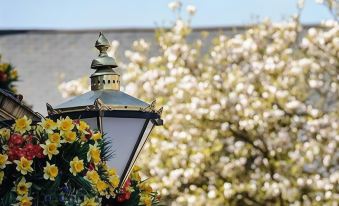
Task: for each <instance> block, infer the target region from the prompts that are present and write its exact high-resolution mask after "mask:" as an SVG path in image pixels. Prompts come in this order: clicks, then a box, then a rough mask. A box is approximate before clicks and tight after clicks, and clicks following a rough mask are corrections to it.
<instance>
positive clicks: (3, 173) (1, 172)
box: [0, 171, 5, 185]
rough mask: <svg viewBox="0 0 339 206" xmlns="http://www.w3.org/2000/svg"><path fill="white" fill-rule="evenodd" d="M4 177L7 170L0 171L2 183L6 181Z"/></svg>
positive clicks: (0, 181)
mask: <svg viewBox="0 0 339 206" xmlns="http://www.w3.org/2000/svg"><path fill="white" fill-rule="evenodd" d="M4 177H5V172H4V171H0V185H1V184H2V181H4Z"/></svg>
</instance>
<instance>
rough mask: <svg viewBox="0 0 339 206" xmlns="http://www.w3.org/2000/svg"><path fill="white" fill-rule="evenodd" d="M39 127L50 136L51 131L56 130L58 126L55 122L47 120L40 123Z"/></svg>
mask: <svg viewBox="0 0 339 206" xmlns="http://www.w3.org/2000/svg"><path fill="white" fill-rule="evenodd" d="M39 125H41V126H42V127H43V128H44V130H45V131H46V132H47V133H48V134H52V133H53V130H55V129H57V126H58V125H57V123H56V122H54V121H53V120H51V119H48V118H46V119H44V120H43V121H42V122H40V123H39Z"/></svg>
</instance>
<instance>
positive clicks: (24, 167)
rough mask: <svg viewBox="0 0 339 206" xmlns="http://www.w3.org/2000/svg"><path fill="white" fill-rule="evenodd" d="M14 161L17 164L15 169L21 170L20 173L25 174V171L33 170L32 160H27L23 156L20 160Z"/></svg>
mask: <svg viewBox="0 0 339 206" xmlns="http://www.w3.org/2000/svg"><path fill="white" fill-rule="evenodd" d="M14 162H15V164H16V165H17V166H16V170H18V171H19V172H21V174H23V175H26V174H27V172H33V168H32V163H33V160H28V159H26V158H25V157H21V158H20V160H15V161H14Z"/></svg>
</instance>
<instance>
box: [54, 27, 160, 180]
mask: <svg viewBox="0 0 339 206" xmlns="http://www.w3.org/2000/svg"><path fill="white" fill-rule="evenodd" d="M95 47H96V48H97V49H98V50H99V51H100V54H99V56H98V57H97V58H96V59H94V60H93V61H92V65H91V68H92V69H94V70H95V72H94V73H93V74H92V75H91V77H90V78H91V91H89V92H87V93H85V94H82V95H80V96H77V97H74V98H73V99H70V100H68V101H66V102H64V103H62V104H60V105H58V106H56V107H54V108H53V107H52V106H51V105H49V104H47V110H48V114H49V117H50V118H53V119H56V118H59V117H66V116H69V117H71V118H78V119H82V120H84V121H86V122H87V123H88V124H89V125H90V126H91V127H92V128H94V129H98V130H99V131H101V132H102V133H103V134H105V137H106V138H110V140H111V143H112V145H111V148H112V152H113V153H114V155H113V156H114V157H113V158H112V159H111V160H110V161H109V162H108V165H109V166H111V167H114V168H116V170H117V173H118V175H119V176H120V179H121V181H120V186H121V185H123V183H124V182H125V181H126V179H127V177H128V176H129V174H130V172H131V169H132V167H133V165H134V163H135V161H136V159H137V157H138V155H139V154H140V151H141V149H142V147H143V146H144V144H145V142H146V140H147V138H148V136H149V134H150V133H151V131H152V129H153V127H154V126H156V125H162V119H161V112H162V109H159V110H155V102H154V101H153V102H152V103H151V104H148V103H146V102H143V101H141V100H139V99H137V98H134V97H132V96H130V95H128V94H126V93H124V92H122V91H120V74H118V72H117V71H116V69H117V67H118V66H117V64H116V63H115V60H114V59H113V58H112V57H110V56H108V55H107V49H108V48H109V47H110V44H109V42H108V40H107V39H106V38H105V36H104V35H103V34H102V33H100V35H99V38H98V40H97V41H96V43H95Z"/></svg>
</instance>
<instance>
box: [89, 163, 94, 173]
mask: <svg viewBox="0 0 339 206" xmlns="http://www.w3.org/2000/svg"><path fill="white" fill-rule="evenodd" d="M94 168H95V165H94V164H93V162H91V163H89V164H88V170H89V171H92V170H94Z"/></svg>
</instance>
